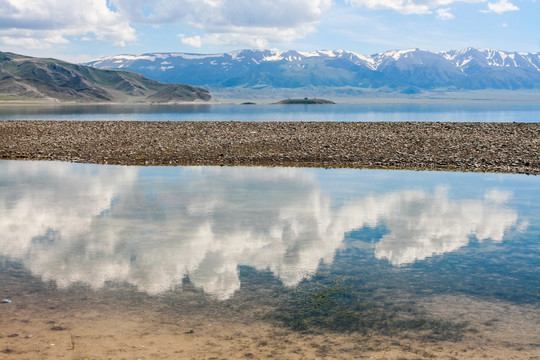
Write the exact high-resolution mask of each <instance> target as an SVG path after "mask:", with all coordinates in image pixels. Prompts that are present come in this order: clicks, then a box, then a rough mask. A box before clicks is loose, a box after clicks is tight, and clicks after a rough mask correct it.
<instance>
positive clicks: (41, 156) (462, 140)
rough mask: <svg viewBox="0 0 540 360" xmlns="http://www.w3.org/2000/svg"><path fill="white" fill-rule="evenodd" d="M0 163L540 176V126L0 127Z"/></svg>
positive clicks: (56, 124)
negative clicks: (462, 172)
mask: <svg viewBox="0 0 540 360" xmlns="http://www.w3.org/2000/svg"><path fill="white" fill-rule="evenodd" d="M0 159H21V160H22V159H24V160H60V161H70V162H84V163H98V164H120V165H226V166H239V165H245V166H254V165H255V166H302V167H332V168H334V167H351V168H385V169H418V170H445V171H446V170H450V171H481V172H502V173H522V174H539V173H540V124H537V123H428V122H403V123H397V122H395V123H392V122H371V123H356V122H354V123H352V122H312V123H310V122H128V121H125V122H124V121H114V122H113V121H11V120H10V121H0Z"/></svg>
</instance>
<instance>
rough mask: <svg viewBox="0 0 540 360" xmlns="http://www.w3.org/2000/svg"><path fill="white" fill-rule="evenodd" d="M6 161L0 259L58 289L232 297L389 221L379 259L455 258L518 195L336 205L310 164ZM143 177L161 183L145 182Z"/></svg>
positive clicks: (400, 197)
mask: <svg viewBox="0 0 540 360" xmlns="http://www.w3.org/2000/svg"><path fill="white" fill-rule="evenodd" d="M0 165H1V166H0V178H1V179H2V182H1V183H0V233H2V234H3V236H2V237H0V255H2V256H7V257H10V258H12V259H15V260H18V261H21V262H22V263H23V265H24V266H25V267H26V268H27V269H29V270H30V271H31V272H32V273H33V274H34V275H35V276H40V277H41V278H42V279H43V280H45V281H49V280H51V281H55V282H56V283H57V284H58V285H59V286H61V287H66V286H69V285H70V284H72V283H74V282H83V283H85V284H88V285H90V286H92V287H94V288H99V287H101V286H103V285H104V284H105V282H106V281H125V282H127V283H129V284H132V285H134V286H136V287H137V288H138V289H140V290H141V291H146V292H149V293H154V294H155V293H159V292H163V291H167V290H169V289H171V288H174V287H176V286H179V285H181V283H182V280H183V279H184V278H185V277H186V276H189V278H190V280H191V281H192V282H193V284H194V285H195V286H197V287H199V288H201V289H203V290H204V291H205V292H206V293H208V294H211V295H213V296H215V297H216V298H219V299H227V298H229V297H230V296H232V295H233V294H234V292H235V291H237V290H238V289H239V288H240V279H239V275H238V266H240V265H245V266H251V267H253V268H255V269H258V270H263V271H268V270H269V271H271V272H272V273H273V274H274V275H275V276H276V277H277V278H279V279H280V280H281V281H282V282H283V284H284V285H285V286H294V285H296V284H298V283H299V282H300V281H302V280H303V279H306V278H309V277H310V276H311V275H312V274H313V273H314V272H315V271H316V270H317V268H318V267H319V264H320V262H321V261H323V262H325V263H330V262H332V261H333V258H334V254H335V251H336V249H338V248H339V247H340V246H342V245H343V239H344V235H345V233H347V232H350V231H352V230H354V229H361V228H363V227H376V226H378V225H381V224H384V226H385V227H386V229H387V230H388V233H387V234H386V235H384V236H383V237H382V239H381V240H380V241H379V242H378V243H377V245H376V247H375V256H376V257H377V258H379V259H383V258H384V259H388V260H389V261H390V262H391V263H392V264H396V265H399V264H404V263H409V262H413V261H415V260H421V259H425V258H426V257H429V256H432V255H434V254H442V253H444V252H449V251H455V250H457V249H458V248H460V247H462V246H466V245H467V244H468V242H469V240H470V238H471V237H473V236H474V237H476V238H477V239H478V240H479V241H482V240H484V239H488V238H489V239H492V240H494V241H502V239H503V235H504V233H505V231H506V230H507V229H509V228H510V227H512V226H514V225H516V222H517V213H516V211H515V210H513V209H509V208H507V207H505V206H504V202H505V201H506V200H508V199H510V197H511V196H512V195H511V193H506V192H502V191H500V190H493V191H489V192H487V193H486V196H485V199H478V200H452V199H450V197H449V196H448V192H447V190H446V189H444V188H440V189H438V190H437V191H435V192H434V193H433V194H432V193H429V192H427V191H421V190H415V191H408V190H403V191H395V192H391V193H386V194H376V195H367V196H364V197H362V198H357V199H352V200H350V201H349V202H347V203H345V204H343V205H342V206H341V207H336V206H335V205H334V206H333V203H332V199H331V198H330V196H329V195H328V193H326V192H324V191H323V189H321V188H320V187H319V185H318V183H317V179H316V178H315V177H314V176H313V174H312V173H310V172H309V171H306V170H304V169H295V168H202V169H200V171H199V172H197V171H194V169H192V168H179V169H178V170H177V171H179V174H177V176H174V174H171V173H170V172H166V173H164V175H163V177H160V171H161V170H156V169H141V170H139V169H137V168H131V167H95V166H88V165H80V164H69V163H42V162H33V163H32V162H30V163H28V162H24V163H19V162H15V163H3V164H0ZM172 170H175V169H172ZM143 171H150V172H151V174H152V176H155V177H157V178H159V179H160V186H159V187H158V188H156V187H154V186H153V185H152V184H149V183H148V182H146V181H141V182H138V181H137V177H138V175H139V172H143ZM163 171H171V169H166V170H163ZM155 172H157V174H156V173H155ZM147 176H148V175H147V174H146V175H145V174H143V177H144V178H147ZM524 226H527V225H526V224H524ZM523 230H524V229H523Z"/></svg>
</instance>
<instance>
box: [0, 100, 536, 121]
mask: <svg viewBox="0 0 540 360" xmlns="http://www.w3.org/2000/svg"><path fill="white" fill-rule="evenodd" d="M0 120H125V121H368V122H371V121H449V122H486V121H489V122H540V103H525V104H515V103H510V104H508V103H502V102H479V103H474V102H463V103H429V102H426V103H421V102H420V103H411V104H400V103H389V104H385V103H373V104H335V105H275V104H274V105H269V104H266V105H264V104H262V105H227V104H218V105H208V104H198V105H155V106H150V105H71V106H70V105H61V106H54V105H50V106H14V105H10V106H2V107H0Z"/></svg>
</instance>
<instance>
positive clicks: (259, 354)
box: [0, 161, 540, 359]
mask: <svg viewBox="0 0 540 360" xmlns="http://www.w3.org/2000/svg"><path fill="white" fill-rule="evenodd" d="M539 279H540V181H538V177H533V176H525V175H506V174H479V173H478V174H477V173H447V172H414V171H380V170H354V169H339V170H338V169H334V170H327V169H300V168H259V167H249V168H244V167H233V168H227V167H122V166H104V165H83V164H70V163H61V162H30V161H28V162H26V161H25V162H20V161H0V299H6V301H5V302H4V303H1V304H0V311H1V316H0V324H1V327H0V340H1V341H2V343H3V345H2V348H1V349H0V354H8V356H7V358H17V359H34V358H35V359H41V358H60V357H64V358H74V359H76V358H80V359H82V358H133V359H137V358H140V359H146V358H201V359H211V358H215V359H223V358H261V359H262V358H281V359H301V358H309V359H312V358H325V357H328V358H344V359H348V358H350V359H358V358H362V357H366V358H371V357H372V358H379V359H382V358H386V359H418V358H439V359H451V358H454V359H456V358H457V359H470V358H481V357H483V356H485V357H487V358H520V359H533V358H537V356H538V354H539V353H540V337H539V336H538V335H539V333H538V329H539V324H540V316H539V314H540V306H539V291H540V290H539V289H540V286H539ZM8 300H9V301H8ZM535 356H536V357H535Z"/></svg>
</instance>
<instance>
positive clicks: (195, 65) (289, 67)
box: [85, 48, 540, 94]
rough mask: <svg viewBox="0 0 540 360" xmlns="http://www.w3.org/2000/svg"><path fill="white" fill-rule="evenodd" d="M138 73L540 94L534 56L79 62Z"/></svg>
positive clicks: (182, 78)
mask: <svg viewBox="0 0 540 360" xmlns="http://www.w3.org/2000/svg"><path fill="white" fill-rule="evenodd" d="M85 65H88V66H92V67H95V68H99V69H122V70H130V71H135V72H138V73H140V74H142V75H144V76H146V77H148V78H151V79H154V80H158V81H163V82H181V83H188V84H191V85H196V86H204V87H205V88H207V89H210V90H211V91H213V92H214V91H220V90H223V89H245V90H250V91H254V90H261V89H267V90H268V89H308V88H309V89H314V88H318V89H323V88H324V89H335V90H336V91H337V90H339V91H341V92H349V93H350V94H358V93H362V92H365V91H375V92H377V91H378V92H397V93H404V94H416V93H421V92H424V91H459V90H481V89H497V90H500V89H504V90H517V89H540V52H537V53H523V52H506V51H499V50H489V49H475V48H467V49H464V50H452V51H443V52H430V51H426V50H420V49H410V50H399V51H387V52H383V53H378V54H374V55H362V54H358V53H355V52H352V51H346V50H334V51H326V50H324V51H313V52H302V51H295V50H290V51H271V50H240V51H234V52H229V53H223V54H212V55H208V54H189V53H148V54H142V55H116V56H109V57H104V58H101V59H97V60H94V61H90V62H87V63H85Z"/></svg>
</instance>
